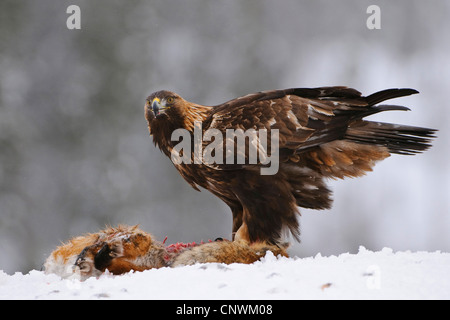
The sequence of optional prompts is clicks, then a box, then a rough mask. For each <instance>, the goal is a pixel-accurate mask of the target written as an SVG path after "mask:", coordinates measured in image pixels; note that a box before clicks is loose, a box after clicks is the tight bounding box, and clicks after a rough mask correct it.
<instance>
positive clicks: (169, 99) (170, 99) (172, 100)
mask: <svg viewBox="0 0 450 320" xmlns="http://www.w3.org/2000/svg"><path fill="white" fill-rule="evenodd" d="M166 101H167V103H173V102H174V101H175V98H174V97H168V98H167V100H166Z"/></svg>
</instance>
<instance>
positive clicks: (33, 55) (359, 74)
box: [0, 0, 450, 274]
mask: <svg viewBox="0 0 450 320" xmlns="http://www.w3.org/2000/svg"><path fill="white" fill-rule="evenodd" d="M72 4H75V5H78V6H80V9H81V30H69V29H68V28H67V27H66V20H67V19H68V17H69V14H67V13H66V9H67V7H68V6H69V5H72ZM372 4H376V5H378V6H380V8H381V30H369V29H368V28H367V27H366V20H367V19H368V17H369V14H367V13H366V10H367V7H368V6H369V5H372ZM449 15H450V2H448V1H435V0H432V1H427V2H424V1H419V0H398V1H395V2H393V1H378V0H371V1H339V2H337V1H332V0H319V1H317V0H316V1H301V0H279V1H270V0H245V1H242V0H241V1H239V0H218V1H209V0H189V1H186V0H158V1H156V0H152V1H143V0H142V1H141V0H128V1H113V0H96V1H89V0H84V1H81V0H71V1H67V0H39V1H35V0H2V1H1V2H0V70H1V72H0V270H4V271H5V272H7V273H9V274H12V273H14V272H17V271H20V272H28V271H29V270H30V269H39V268H40V267H41V264H42V263H43V261H44V260H45V258H46V257H47V255H48V254H49V253H50V252H51V251H52V250H53V249H54V248H55V247H56V246H57V245H59V244H60V243H61V241H65V240H67V239H68V238H69V237H72V236H75V235H79V234H83V233H86V232H96V231H97V230H98V229H100V228H103V227H104V226H105V225H106V224H112V225H116V224H118V223H126V224H138V223H139V224H140V225H141V227H142V228H143V229H144V230H146V231H149V232H151V233H153V234H154V235H155V237H157V238H159V239H161V240H162V239H164V237H166V236H167V237H168V240H167V241H168V243H174V242H177V241H184V242H187V241H189V242H190V241H200V240H208V239H215V238H216V237H225V238H230V237H231V234H230V233H231V213H230V211H229V209H228V207H227V206H226V205H225V204H223V203H222V202H221V201H220V200H219V199H216V198H215V197H214V196H212V195H211V194H209V192H207V191H202V192H201V193H199V192H197V191H195V190H193V189H192V188H191V187H190V186H189V185H188V184H187V183H186V182H185V181H184V180H183V179H182V178H181V177H180V176H179V174H178V172H177V171H176V170H175V168H174V167H173V165H172V164H171V162H170V161H169V159H167V158H166V157H165V156H163V155H162V154H161V153H160V152H159V150H158V149H156V148H155V147H154V146H153V144H152V142H151V140H150V138H149V135H148V131H147V124H146V121H145V118H144V100H145V98H146V97H147V96H148V95H149V94H150V93H151V92H153V91H156V90H160V89H168V90H172V91H175V92H177V93H179V94H180V95H181V96H183V97H184V98H186V99H187V100H190V101H195V102H198V103H202V104H206V105H215V104H219V103H221V102H224V101H226V100H229V99H232V98H235V97H238V96H241V95H245V94H247V93H251V92H255V91H261V90H269V89H277V88H288V87H315V86H327V85H346V86H350V87H354V88H356V89H358V90H360V91H361V92H363V93H364V94H371V93H373V92H375V91H377V90H382V89H386V88H391V87H411V88H415V89H417V90H419V91H420V94H419V95H415V96H410V97H405V98H402V99H399V100H395V101H394V103H397V104H401V105H406V106H408V107H410V108H411V109H412V111H411V112H391V113H383V114H381V115H377V116H376V117H374V119H378V120H380V119H381V120H382V121H385V122H398V123H404V124H410V125H418V126H425V127H432V128H437V129H439V130H440V131H439V133H438V137H439V138H438V139H437V140H436V141H435V142H434V146H433V148H432V149H431V150H429V151H428V152H426V153H424V154H422V155H418V156H414V157H407V156H403V157H402V156H395V155H394V156H392V157H391V158H389V159H387V160H385V161H384V162H382V163H379V164H378V165H377V166H376V168H375V170H374V172H372V173H370V174H368V175H367V176H366V177H363V178H359V179H353V180H352V179H350V180H346V181H331V182H330V185H331V187H332V189H333V190H334V199H335V202H334V206H333V208H332V209H331V210H327V211H311V210H305V209H303V210H302V217H301V220H300V223H301V233H302V236H301V237H302V243H301V244H295V245H293V246H292V247H291V249H290V253H291V254H292V255H296V256H299V257H306V256H311V255H316V254H317V253H321V254H322V255H331V254H335V255H337V254H340V253H344V252H351V253H356V252H357V251H358V248H359V246H360V245H362V246H365V247H366V248H368V249H370V250H380V249H382V248H383V247H391V248H393V249H394V250H412V251H418V250H427V251H435V250H441V251H450V235H449V230H450V169H449V165H448V161H447V159H448V157H449V156H450V129H449V126H448V123H449V121H450V105H449V103H448V92H449V90H450V58H449V52H450V37H449V33H450V19H449V18H448V17H449Z"/></svg>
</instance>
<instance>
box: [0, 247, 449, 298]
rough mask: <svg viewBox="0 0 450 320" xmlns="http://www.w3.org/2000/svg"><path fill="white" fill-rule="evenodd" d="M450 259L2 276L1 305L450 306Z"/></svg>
mask: <svg viewBox="0 0 450 320" xmlns="http://www.w3.org/2000/svg"><path fill="white" fill-rule="evenodd" d="M449 271H450V253H441V252H434V253H429V252H416V253H413V252H397V253H394V252H393V251H392V250H391V249H387V248H385V249H383V250H382V251H379V252H371V251H368V250H366V249H364V248H362V247H361V248H360V250H359V252H358V254H341V255H340V256H338V257H336V256H330V257H322V256H320V255H317V256H315V257H311V258H277V257H274V256H273V254H271V253H269V254H267V255H266V257H265V258H263V259H262V260H261V261H258V262H256V263H254V264H252V265H240V264H233V265H222V264H199V265H194V266H188V267H179V268H174V269H171V268H162V269H157V270H156V269H154V270H147V271H144V272H135V273H129V274H126V275H122V276H112V275H108V274H106V275H103V276H101V277H100V278H99V279H95V278H91V279H88V280H86V281H85V282H80V281H78V280H63V279H61V278H59V277H58V276H56V275H45V274H44V273H43V272H41V271H35V270H33V271H31V272H30V273H28V274H26V275H23V274H21V273H16V274H14V275H7V274H5V273H4V272H1V271H0V299H208V300H210V299H450V272H449Z"/></svg>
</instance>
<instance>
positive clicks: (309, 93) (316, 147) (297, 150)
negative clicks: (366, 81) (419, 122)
mask: <svg viewBox="0 0 450 320" xmlns="http://www.w3.org/2000/svg"><path fill="white" fill-rule="evenodd" d="M414 93H417V91H416V90H413V89H388V90H384V91H380V92H377V93H375V94H373V95H370V96H368V97H363V96H361V93H360V92H359V91H357V90H355V89H351V88H347V87H322V88H314V89H311V88H293V89H285V90H272V91H265V92H258V93H254V94H250V95H247V96H244V97H241V98H237V99H233V100H231V101H228V102H226V103H224V104H221V105H219V106H216V107H213V110H212V112H211V115H210V116H209V117H208V119H206V121H205V123H204V129H218V130H219V131H221V132H222V134H223V135H225V132H226V130H227V129H234V130H236V129H242V130H243V131H246V130H248V129H254V130H259V129H266V130H267V133H268V135H270V133H271V131H272V130H273V129H277V130H278V133H279V156H280V161H281V162H286V161H289V162H301V161H302V160H304V161H303V162H305V161H306V160H307V159H309V161H306V162H308V165H309V166H312V167H313V168H317V165H324V164H325V165H327V164H328V166H335V165H336V162H344V163H350V162H352V161H353V160H356V159H355V156H358V157H360V156H362V154H361V153H366V154H367V153H371V151H374V150H375V149H376V150H375V151H376V152H375V153H379V155H378V156H376V155H375V154H372V155H370V156H369V157H375V158H376V159H375V160H380V159H381V158H385V157H386V156H387V152H390V153H400V154H414V153H418V152H421V151H424V150H426V149H427V148H428V147H429V146H430V145H429V144H428V143H429V138H431V137H433V136H432V134H433V132H434V130H432V129H427V128H418V127H411V126H401V125H393V124H386V123H380V122H370V121H364V120H362V119H363V118H364V117H366V116H369V115H372V114H375V113H378V112H381V111H387V110H409V109H408V108H406V107H403V106H395V105H379V106H375V105H376V104H377V103H379V102H382V101H384V100H387V99H392V98H396V97H401V96H406V95H411V94H414ZM336 141H339V142H336ZM343 141H344V142H343ZM226 142H228V141H226ZM333 142H334V143H333ZM330 143H332V144H331V145H330ZM354 143H358V144H360V145H364V147H359V149H362V151H361V152H357V153H358V155H355V150H354V148H355V145H354ZM267 145H268V149H270V139H267ZM368 146H371V147H372V148H370V147H368ZM247 147H248V146H247ZM375 147H384V148H383V151H381V150H380V148H375ZM336 150H339V151H338V153H336V152H337V151H336ZM240 151H241V152H244V157H245V159H246V162H245V164H240V165H239V164H236V161H235V162H233V163H232V164H226V163H224V164H220V165H217V164H216V165H214V167H215V168H216V169H225V170H226V169H233V170H234V169H243V168H249V167H251V166H252V165H250V164H249V163H248V160H249V149H248V148H245V149H243V150H240ZM238 152H239V151H238ZM380 153H382V154H380ZM339 158H342V159H339ZM378 158H380V159H378ZM303 162H302V163H303ZM314 162H316V165H314V164H313V163H314ZM256 165H261V163H257V164H256ZM334 169H336V168H334ZM353 169H355V168H353ZM366 169H370V168H366ZM322 171H323V170H322ZM333 171H334V174H331V175H333V176H337V177H340V178H342V177H344V176H349V175H350V176H355V174H353V173H351V172H348V171H349V170H345V172H346V173H344V174H342V173H339V170H333ZM350 171H354V170H350ZM363 171H364V170H363ZM358 172H359V171H358ZM323 173H325V172H323ZM360 174H361V172H359V173H358V174H356V175H360Z"/></svg>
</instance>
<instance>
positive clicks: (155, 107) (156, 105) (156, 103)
mask: <svg viewBox="0 0 450 320" xmlns="http://www.w3.org/2000/svg"><path fill="white" fill-rule="evenodd" d="M165 109H166V106H165V105H163V104H162V103H161V100H159V98H155V99H153V101H152V111H153V113H154V114H155V116H157V115H159V114H160V113H161V111H164V110H165Z"/></svg>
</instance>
